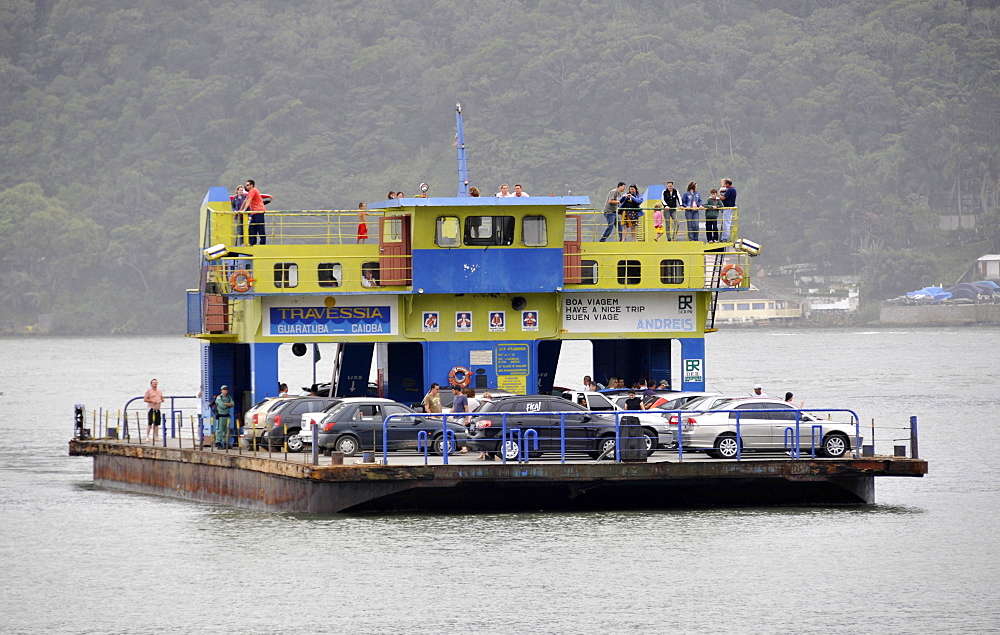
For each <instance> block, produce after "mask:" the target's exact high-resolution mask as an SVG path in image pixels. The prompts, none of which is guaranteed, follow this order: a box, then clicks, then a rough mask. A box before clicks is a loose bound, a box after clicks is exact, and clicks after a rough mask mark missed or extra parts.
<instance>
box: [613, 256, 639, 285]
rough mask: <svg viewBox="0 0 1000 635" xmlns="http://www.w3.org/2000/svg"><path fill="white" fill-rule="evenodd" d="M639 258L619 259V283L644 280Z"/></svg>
mask: <svg viewBox="0 0 1000 635" xmlns="http://www.w3.org/2000/svg"><path fill="white" fill-rule="evenodd" d="M640 271H641V268H640V266H639V261H638V260H619V261H618V284H639V282H640V281H641V280H642V274H641V273H640Z"/></svg>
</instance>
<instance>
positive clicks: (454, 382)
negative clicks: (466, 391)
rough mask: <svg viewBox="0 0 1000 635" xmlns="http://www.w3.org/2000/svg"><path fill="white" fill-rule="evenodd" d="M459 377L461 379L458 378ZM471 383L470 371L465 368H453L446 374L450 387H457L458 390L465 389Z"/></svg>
mask: <svg viewBox="0 0 1000 635" xmlns="http://www.w3.org/2000/svg"><path fill="white" fill-rule="evenodd" d="M459 375H461V376H462V379H459V378H458V376H459ZM471 383H472V371H471V370H469V369H468V368H466V367H465V366H455V367H454V368H452V369H451V372H450V373H448V384H449V385H451V386H458V387H459V388H465V387H467V386H468V385H469V384H471Z"/></svg>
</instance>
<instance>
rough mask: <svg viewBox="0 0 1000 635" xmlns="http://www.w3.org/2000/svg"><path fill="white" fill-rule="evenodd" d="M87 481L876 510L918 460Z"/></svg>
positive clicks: (497, 504) (136, 457) (229, 496)
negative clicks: (892, 480) (881, 495)
mask: <svg viewBox="0 0 1000 635" xmlns="http://www.w3.org/2000/svg"><path fill="white" fill-rule="evenodd" d="M70 454H72V455H76V456H92V457H94V481H95V483H97V484H98V485H101V486H106V487H111V488H116V489H124V490H127V491H134V492H142V493H149V494H159V495H166V496H172V497H177V498H186V499H190V500H197V501H204V502H215V503H224V504H229V505H234V506H239V507H245V508H251V509H261V510H268V511H281V512H313V513H337V512H377V513H384V512H403V511H444V512H496V511H524V510H535V511H537V510H598V509H663V508H672V507H714V506H747V505H754V506H756V505H860V504H867V503H872V502H874V499H875V481H874V479H875V477H876V476H915V477H919V476H923V475H924V474H926V473H927V463H926V462H925V461H920V460H914V459H894V458H891V457H875V458H865V459H858V460H855V459H844V460H836V461H834V460H801V461H791V460H788V459H775V460H746V461H740V462H736V461H687V462H683V463H676V462H658V463H629V464H615V463H593V462H581V463H566V464H559V463H544V464H543V463H537V464H525V465H521V464H507V465H504V464H501V463H491V464H476V465H468V464H451V465H435V466H424V465H326V466H312V465H308V464H303V463H297V462H289V461H283V460H279V459H277V458H275V459H269V458H266V457H260V456H257V457H255V456H251V455H236V454H231V453H221V452H205V451H201V450H182V449H176V448H155V447H148V446H134V445H125V444H119V443H114V442H102V441H74V442H71V445H70Z"/></svg>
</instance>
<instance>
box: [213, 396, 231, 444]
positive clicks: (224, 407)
mask: <svg viewBox="0 0 1000 635" xmlns="http://www.w3.org/2000/svg"><path fill="white" fill-rule="evenodd" d="M219 392H220V394H219V396H218V397H216V398H215V447H217V448H219V449H225V448H227V447H229V421H230V412H232V409H233V398H232V397H230V396H229V386H223V387H222V388H220V389H219Z"/></svg>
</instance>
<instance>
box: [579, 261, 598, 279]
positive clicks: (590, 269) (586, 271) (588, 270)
mask: <svg viewBox="0 0 1000 635" xmlns="http://www.w3.org/2000/svg"><path fill="white" fill-rule="evenodd" d="M580 284H597V261H596V260H581V261H580Z"/></svg>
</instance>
